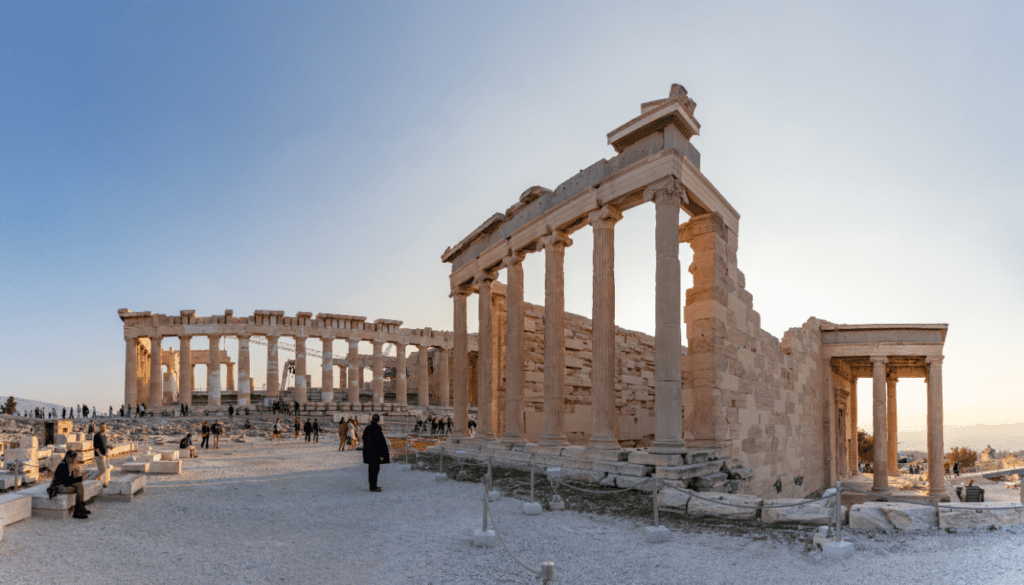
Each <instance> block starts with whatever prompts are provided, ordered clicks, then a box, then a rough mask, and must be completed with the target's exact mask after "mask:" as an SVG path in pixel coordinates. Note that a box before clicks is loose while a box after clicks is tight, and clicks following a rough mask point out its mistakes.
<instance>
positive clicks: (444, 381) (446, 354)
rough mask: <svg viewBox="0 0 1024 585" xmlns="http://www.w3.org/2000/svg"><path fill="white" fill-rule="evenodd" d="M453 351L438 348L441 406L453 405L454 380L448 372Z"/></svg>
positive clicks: (438, 379)
mask: <svg viewBox="0 0 1024 585" xmlns="http://www.w3.org/2000/svg"><path fill="white" fill-rule="evenodd" d="M451 353H452V352H451V351H449V350H448V348H446V347H441V348H438V350H437V354H438V361H439V362H441V363H440V364H438V368H437V393H438V394H437V395H438V401H439V402H440V403H441V406H451V405H452V394H451V392H452V378H451V374H450V373H449V371H448V362H450V361H451ZM453 422H454V421H453Z"/></svg>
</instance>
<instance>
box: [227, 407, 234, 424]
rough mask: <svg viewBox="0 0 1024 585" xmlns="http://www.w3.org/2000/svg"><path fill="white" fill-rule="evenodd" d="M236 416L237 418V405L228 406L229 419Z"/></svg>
mask: <svg viewBox="0 0 1024 585" xmlns="http://www.w3.org/2000/svg"><path fill="white" fill-rule="evenodd" d="M234 418H235V407H234V405H231V406H228V420H229V421H230V420H233V419H234Z"/></svg>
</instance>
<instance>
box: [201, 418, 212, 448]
mask: <svg viewBox="0 0 1024 585" xmlns="http://www.w3.org/2000/svg"><path fill="white" fill-rule="evenodd" d="M199 435H200V436H202V437H203V440H202V441H201V442H200V443H199V448H200V449H209V448H210V423H208V422H206V421H203V428H202V429H201V430H200V431H199Z"/></svg>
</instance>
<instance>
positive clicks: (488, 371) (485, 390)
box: [476, 271, 497, 441]
mask: <svg viewBox="0 0 1024 585" xmlns="http://www.w3.org/2000/svg"><path fill="white" fill-rule="evenodd" d="M493 282H494V273H493V272H490V271H486V272H482V273H480V274H478V275H477V276H476V284H477V287H478V288H479V289H480V298H479V303H478V304H479V310H478V315H479V316H478V321H479V327H478V328H479V330H480V332H479V334H478V335H477V345H478V350H477V360H476V395H477V408H478V409H479V412H480V420H479V421H477V423H478V425H477V428H478V429H479V431H478V432H479V435H480V438H482V439H486V440H489V441H492V440H494V419H495V416H494V414H495V412H494V407H495V406H496V405H497V401H496V400H495V399H494V385H493V384H492V383H491V381H492V377H493V375H494V372H493V371H492V360H493V356H492V355H491V353H492V352H491V349H492V346H491V340H492V338H493V337H494V329H493V323H492V320H491V319H492V317H491V303H492V299H491V284H492V283H493Z"/></svg>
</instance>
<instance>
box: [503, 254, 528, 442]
mask: <svg viewBox="0 0 1024 585" xmlns="http://www.w3.org/2000/svg"><path fill="white" fill-rule="evenodd" d="M502 265H503V267H505V268H508V292H507V293H506V294H507V301H506V302H507V303H508V306H507V309H506V311H507V313H506V318H505V327H506V329H505V344H506V350H505V359H506V361H505V434H504V435H503V436H502V437H501V439H502V440H503V441H506V442H510V443H525V442H526V433H525V430H526V429H524V428H523V378H524V376H523V372H524V369H525V366H526V348H525V345H524V336H523V328H524V326H525V314H524V313H523V256H522V254H521V253H520V254H512V255H511V256H509V257H507V258H505V261H504V263H503V264H502Z"/></svg>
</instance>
